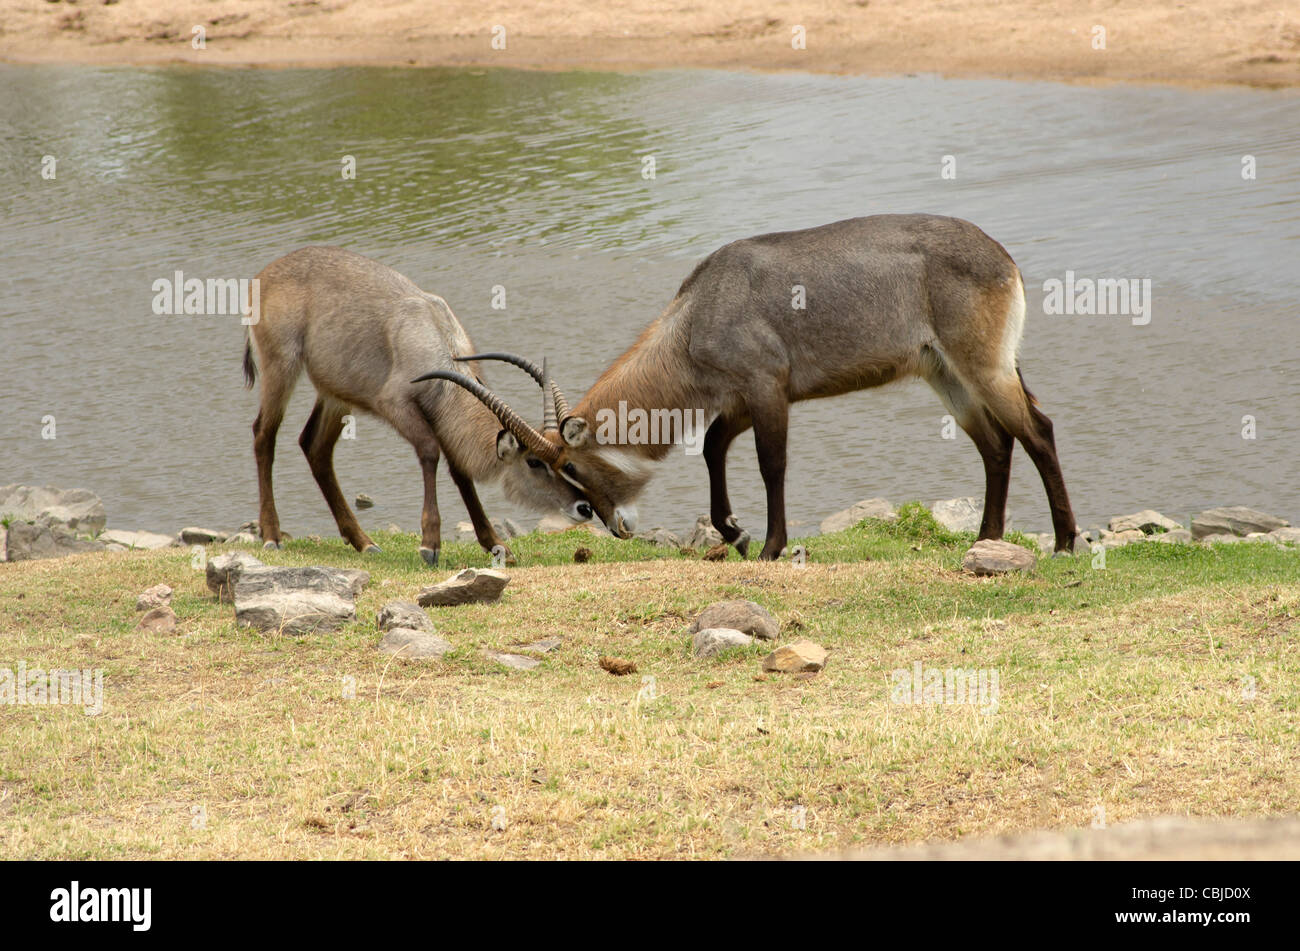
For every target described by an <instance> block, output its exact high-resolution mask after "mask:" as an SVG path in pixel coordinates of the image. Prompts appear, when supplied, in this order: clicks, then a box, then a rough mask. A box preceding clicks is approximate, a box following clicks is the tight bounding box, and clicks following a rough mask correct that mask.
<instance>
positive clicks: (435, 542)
mask: <svg viewBox="0 0 1300 951" xmlns="http://www.w3.org/2000/svg"><path fill="white" fill-rule="evenodd" d="M257 281H258V285H257V286H258V288H259V290H260V294H261V300H260V312H259V313H258V314H257V315H256V318H255V322H253V323H252V326H251V328H250V330H251V333H250V335H249V338H248V340H247V341H246V343H245V347H244V378H245V381H246V383H247V385H248V386H249V387H250V388H251V387H252V386H253V383H254V381H255V380H256V378H257V373H258V367H259V365H260V367H261V376H262V389H261V408H260V410H259V412H258V414H257V420H256V422H254V423H253V452H254V454H255V455H256V457H257V487H258V495H259V497H260V510H259V520H260V527H261V533H262V538H263V539H264V543H265V546H266V547H268V548H279V547H280V545H281V539H282V535H281V533H280V520H279V516H278V515H277V514H276V511H275V499H274V497H273V496H272V492H271V466H272V463H273V461H274V458H275V436H276V432H277V431H278V429H279V427H280V421H281V420H282V419H283V418H284V410H285V406H286V404H287V403H288V402H289V396H290V394H291V393H292V391H293V387H294V384H295V383H296V382H297V380H298V377H299V375H300V374H301V373H302V371H303V370H304V369H305V370H306V371H307V376H308V377H309V378H310V379H311V382H312V384H313V385H314V386H315V387H316V406H315V408H314V409H313V410H312V412H311V417H310V418H309V419H308V420H307V426H306V427H305V428H304V429H303V431H302V436H301V437H300V438H299V439H298V444H299V445H300V446H301V447H302V451H303V452H304V453H306V455H307V462H308V465H310V467H311V472H312V475H313V476H315V478H316V483H317V484H318V485H319V486H320V490H321V492H322V493H323V494H324V496H325V501H326V502H327V503H328V504H329V507H330V511H331V512H332V513H333V514H334V520H335V521H336V522H337V523H338V527H339V533H340V534H341V535H342V536H343V537H344V538H345V539H347V540H348V542H350V543H351V544H352V546H353V547H355V548H356V549H357V551H372V550H373V551H378V550H379V549H378V546H377V545H375V543H374V542H373V541H371V540H370V537H369V536H368V535H367V534H366V533H365V532H364V531H362V530H361V526H360V525H359V524H357V519H356V516H355V515H354V514H353V513H352V510H351V509H350V508H349V507H348V503H347V500H346V499H344V497H343V492H342V491H341V490H340V489H339V484H338V479H337V478H336V477H335V475H334V445H335V443H337V442H338V439H339V436H340V435H341V434H342V432H343V428H344V416H346V415H347V414H348V413H350V412H351V411H352V410H353V409H358V410H363V411H365V412H367V413H371V414H373V415H375V416H378V417H380V418H381V419H384V420H386V421H387V422H388V423H389V424H390V425H391V426H392V427H393V428H394V429H395V430H397V432H398V433H399V434H401V436H402V437H403V438H405V439H406V441H407V442H409V443H410V444H411V445H412V446H414V447H415V454H416V457H417V458H418V459H419V461H420V467H421V469H422V470H423V472H424V510H423V513H422V514H421V517H420V537H421V541H420V555H421V556H422V557H423V558H424V560H425V561H426V562H428V563H429V564H431V565H436V564H437V563H438V552H439V547H440V541H439V539H440V533H441V520H440V518H439V514H438V499H437V490H436V486H437V478H436V476H437V469H438V460H439V458H440V456H441V455H442V454H443V453H446V456H447V468H448V469H449V470H450V471H451V478H452V481H453V482H454V483H455V484H456V488H457V489H459V490H460V495H461V498H462V499H464V501H465V508H466V509H468V510H469V517H470V521H471V522H472V523H473V524H474V534H475V536H476V537H477V538H478V542H479V544H480V545H482V546H483V548H485V549H486V550H488V551H492V550H493V549H495V548H497V547H498V546H501V548H502V549H503V550H504V552H505V554H506V556H507V558H509V557H510V555H509V549H507V548H505V546H504V544H503V542H502V540H501V539H500V538H499V537H498V536H497V533H496V531H495V530H494V529H493V527H492V523H491V522H490V521H488V518H487V516H486V515H485V514H484V513H483V506H482V504H481V503H480V502H479V498H478V493H477V492H476V491H475V489H474V483H475V482H488V481H492V480H495V479H501V480H502V488H503V489H504V491H505V494H506V496H507V497H508V498H510V499H511V500H512V501H515V502H517V503H518V504H520V505H524V506H526V507H528V508H532V509H537V510H542V511H548V510H554V509H557V508H559V509H562V510H564V511H566V512H567V513H568V514H569V515H570V516H571V517H572V518H574V519H576V520H582V519H585V518H590V517H591V514H592V513H591V508H590V506H589V505H588V503H587V502H586V500H585V499H584V498H583V496H582V494H581V492H580V491H579V490H578V489H576V488H574V487H573V486H572V485H570V484H569V483H568V482H566V481H564V480H563V479H558V478H556V477H555V476H554V474H553V473H552V472H551V470H550V469H548V468H547V467H546V466H545V465H544V464H543V463H542V462H541V460H540V459H538V457H537V456H536V455H535V454H534V452H533V451H532V449H533V448H536V449H541V450H542V451H543V452H546V453H549V451H550V448H551V446H552V444H551V443H550V442H547V441H546V440H545V439H544V438H543V436H542V434H541V433H539V432H538V431H537V430H535V429H533V428H532V427H531V426H529V424H528V423H526V422H524V420H523V419H522V418H521V417H520V416H519V415H518V414H517V413H515V412H514V411H513V410H511V409H510V408H509V407H508V406H506V405H505V403H504V402H502V401H501V400H500V399H498V398H496V397H495V396H493V395H492V393H490V392H489V391H488V390H487V388H486V387H485V386H484V385H483V384H482V381H481V380H480V379H477V378H475V379H470V378H467V377H464V376H462V375H461V374H458V373H452V374H450V375H451V376H452V377H457V378H459V379H457V380H455V382H456V383H458V384H459V385H456V386H449V385H447V384H446V383H442V384H438V385H434V386H430V385H429V384H427V383H420V384H417V383H413V382H412V377H413V376H415V374H416V373H418V372H420V371H422V370H427V369H428V368H429V367H430V366H435V367H446V368H447V369H448V370H450V369H451V368H453V367H455V366H456V364H455V363H454V362H453V360H454V358H455V357H456V356H458V355H463V354H468V353H472V352H473V349H474V345H473V343H471V342H470V338H469V335H468V334H467V333H465V329H464V328H463V327H462V326H461V325H460V322H459V321H457V319H456V316H455V314H453V313H452V312H451V308H450V307H448V306H447V302H446V301H444V300H443V299H442V298H441V297H438V296H436V295H434V294H427V293H425V292H424V291H422V290H420V288H418V287H416V286H415V284H413V283H412V282H411V281H410V280H408V279H407V278H405V277H403V276H402V275H401V274H399V273H397V272H396V271H394V270H393V269H392V268H389V267H386V266H385V265H383V264H380V263H379V262H378V261H373V260H371V259H370V258H366V257H363V256H361V255H360V254H355V253H353V252H351V251H345V250H343V249H342V248H303V249H301V250H298V251H294V252H292V253H290V254H286V255H285V256H284V257H282V258H279V259H277V260H275V261H273V262H271V264H269V265H267V267H266V269H265V270H263V271H262V272H261V273H260V274H258V275H257ZM255 355H256V359H254V356H255ZM472 366H473V372H474V374H475V377H477V376H478V370H477V365H472ZM543 403H544V416H545V418H546V421H547V423H548V424H549V426H548V427H547V428H551V429H553V428H554V420H553V419H552V416H553V413H554V402H553V401H552V400H550V399H544V400H543ZM502 427H504V428H502ZM530 447H531V448H530Z"/></svg>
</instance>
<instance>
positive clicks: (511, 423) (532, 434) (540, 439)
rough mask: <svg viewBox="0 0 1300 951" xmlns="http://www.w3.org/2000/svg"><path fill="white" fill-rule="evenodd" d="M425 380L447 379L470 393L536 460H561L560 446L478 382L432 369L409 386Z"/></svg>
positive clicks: (452, 373)
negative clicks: (529, 450) (494, 415)
mask: <svg viewBox="0 0 1300 951" xmlns="http://www.w3.org/2000/svg"><path fill="white" fill-rule="evenodd" d="M425 380H446V381H447V382H449V383H455V384H456V385H457V386H462V387H464V388H465V389H467V390H469V391H470V392H471V393H473V394H474V395H475V396H477V397H478V398H479V400H480V401H482V403H483V405H484V406H486V407H487V408H488V409H490V410H492V412H493V413H495V414H496V417H497V419H499V420H501V425H502V426H504V427H505V428H506V429H508V430H510V431H511V432H512V433H514V434H515V438H517V439H518V440H519V441H520V442H521V443H523V444H524V445H525V446H527V447H528V448H529V449H531V450H532V452H533V454H534V455H536V456H537V457H538V458H539V459H542V460H544V461H546V462H548V463H552V462H555V460H556V459H558V458H559V457H560V447H559V446H557V445H555V443H553V442H551V441H550V440H549V439H546V438H545V437H544V436H542V434H541V433H539V432H538V431H537V430H535V429H533V427H531V426H529V425H528V423H527V422H525V421H524V418H523V417H522V416H520V415H519V414H518V413H516V412H515V411H514V410H512V409H511V408H510V407H509V406H507V405H506V402H505V400H503V399H501V397H499V396H497V395H496V394H495V393H493V392H492V391H491V390H489V389H488V388H487V387H486V386H484V385H483V384H482V383H480V382H479V381H478V380H474V379H471V378H469V377H467V376H465V374H463V373H456V372H455V371H453V370H433V371H431V372H429V373H426V374H424V376H417V377H416V378H415V379H414V380H412V381H411V382H412V383H422V382H424V381H425Z"/></svg>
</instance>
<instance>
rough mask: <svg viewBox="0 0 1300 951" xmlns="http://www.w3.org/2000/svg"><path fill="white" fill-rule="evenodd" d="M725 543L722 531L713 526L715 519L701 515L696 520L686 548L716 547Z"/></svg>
mask: <svg viewBox="0 0 1300 951" xmlns="http://www.w3.org/2000/svg"><path fill="white" fill-rule="evenodd" d="M721 544H723V541H722V533H721V532H720V531H718V530H717V529H716V528H714V527H713V520H712V519H711V518H709V516H707V515H701V516H700V517H699V518H697V519H696V520H695V527H694V528H693V529H691V534H690V537H689V538H687V539H686V545H685V547H686V548H714V547H716V546H718V545H721Z"/></svg>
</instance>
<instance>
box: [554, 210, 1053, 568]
mask: <svg viewBox="0 0 1300 951" xmlns="http://www.w3.org/2000/svg"><path fill="white" fill-rule="evenodd" d="M1024 322H1025V294H1024V284H1023V281H1022V279H1021V276H1020V271H1019V269H1018V268H1017V267H1016V265H1015V262H1013V261H1012V260H1011V256H1010V255H1009V254H1008V253H1007V252H1006V250H1005V249H1004V248H1003V247H1002V246H1001V245H1000V244H998V243H997V242H996V241H994V240H993V239H992V238H990V237H989V236H988V235H986V234H985V233H984V232H983V231H981V230H980V229H979V228H977V227H975V226H974V225H972V224H970V223H969V222H966V221H961V220H959V219H956V218H946V217H940V216H937V215H877V216H872V217H868V218H853V219H849V220H847V221H840V222H836V223H834V224H829V225H823V226H822V227H818V228H809V229H807V230H803V231H787V232H780V233H775V234H765V235H759V236H758V237H753V238H746V239H744V240H741V241H736V242H733V243H731V244H728V245H726V246H724V247H722V248H720V249H718V250H717V251H715V252H714V253H713V254H711V255H709V256H708V257H707V258H705V259H704V260H703V261H702V262H701V263H700V264H699V265H697V266H696V268H695V270H694V271H692V272H691V274H690V276H689V277H687V278H686V280H685V281H684V282H683V283H682V285H681V287H680V288H679V289H678V291H677V295H676V297H674V298H673V300H672V302H671V303H670V304H669V305H668V308H667V309H666V310H665V311H664V312H663V313H662V314H661V315H660V316H659V317H658V318H657V319H656V320H655V321H654V322H653V323H651V324H650V326H649V327H647V328H646V330H645V331H644V332H643V333H642V334H641V336H640V338H639V339H638V340H637V341H636V343H635V344H633V346H632V347H631V348H630V349H629V350H627V352H625V353H624V354H623V355H622V356H621V357H619V358H618V359H617V360H616V361H614V363H613V364H612V365H611V366H610V367H609V369H607V370H606V371H605V372H604V373H603V374H602V375H601V376H600V378H599V379H597V380H596V382H595V384H594V385H593V386H592V387H591V389H590V390H588V391H587V393H586V395H585V396H584V397H583V399H582V401H581V402H580V403H578V405H577V406H576V407H574V409H573V410H572V412H567V404H566V406H565V408H564V409H558V408H557V412H558V413H559V414H560V417H561V425H560V429H559V432H550V433H547V435H546V438H547V441H548V442H550V443H551V445H552V448H551V450H550V451H549V452H545V453H539V455H542V456H543V458H544V461H545V462H546V463H547V464H548V465H549V466H550V467H551V469H552V471H554V472H555V473H556V474H557V475H559V476H561V477H562V478H564V479H565V480H567V481H568V482H570V483H571V484H572V485H573V486H575V487H576V488H579V489H580V490H581V491H582V494H583V495H584V497H586V498H587V499H588V500H589V501H590V502H591V504H592V507H593V508H594V509H595V510H596V514H597V515H599V516H600V517H601V519H602V520H603V521H604V522H605V523H606V525H608V526H609V528H610V529H611V530H612V531H613V532H614V533H615V534H617V535H619V536H621V537H627V536H628V535H630V534H631V529H632V525H631V519H632V517H633V515H632V509H631V507H630V503H631V502H632V501H633V500H634V499H635V497H636V496H637V494H638V493H639V492H640V491H641V490H642V488H643V487H644V485H645V483H646V481H647V480H648V478H649V472H648V469H647V468H646V466H645V465H644V463H647V462H650V461H653V460H656V459H661V458H663V457H664V456H665V455H666V454H667V453H668V452H669V450H670V445H669V443H668V441H667V440H654V439H651V440H636V439H631V440H629V439H624V438H623V437H622V436H621V435H620V436H618V437H617V438H615V437H614V435H613V430H614V427H613V426H610V425H607V424H608V423H610V422H611V421H612V420H613V419H614V418H615V416H616V415H622V414H624V413H630V412H631V411H632V410H634V409H640V410H642V412H643V413H649V414H651V415H653V414H656V413H657V414H662V415H661V417H660V418H662V419H666V420H669V421H670V422H673V423H679V422H680V421H682V420H683V419H684V418H689V416H687V415H686V414H689V413H690V412H691V411H692V410H695V409H699V410H702V411H703V413H704V414H705V415H706V416H707V418H709V419H711V420H712V422H711V424H710V425H709V427H708V431H707V433H706V434H705V438H704V446H703V454H704V458H705V462H706V464H707V466H708V471H709V484H710V503H711V504H710V508H711V512H710V515H711V518H712V520H713V524H714V526H715V527H716V528H717V529H718V531H720V532H721V533H722V535H723V537H724V538H725V539H726V540H727V541H728V542H730V543H731V544H733V545H735V547H736V548H737V550H738V551H739V552H740V553H741V555H742V556H744V555H745V554H746V552H747V550H748V546H749V535H748V533H746V532H745V531H743V530H742V529H741V528H740V527H739V525H737V523H736V520H735V518H734V517H733V516H732V513H731V503H730V501H729V499H728V497H727V481H726V457H727V448H728V447H729V446H730V445H731V442H732V440H734V439H735V438H736V436H737V435H739V434H740V433H742V432H744V431H745V430H746V429H749V428H750V427H753V429H754V441H755V444H756V448H757V452H758V465H759V470H760V472H761V473H762V476H763V483H764V486H765V488H766V490H767V538H766V541H765V543H764V545H763V550H762V553H761V556H760V557H762V558H765V559H773V558H777V557H779V556H780V554H781V551H782V549H783V548H784V546H785V543H786V523H785V469H786V443H787V428H788V420H789V405H790V404H791V403H793V402H795V401H797V400H807V399H819V398H821V397H827V396H837V395H839V394H842V393H849V392H852V391H855V390H861V389H867V388H870V387H876V386H881V385H883V384H885V383H889V382H891V381H893V380H897V379H900V378H904V377H908V376H918V377H921V378H922V379H924V380H926V381H927V382H928V383H929V384H930V385H931V386H932V387H933V388H934V389H935V390H936V391H937V392H938V394H939V396H940V398H941V399H942V400H943V402H944V403H945V405H946V406H947V407H948V409H949V411H950V412H951V413H952V415H953V416H954V417H955V418H956V420H957V421H958V423H959V424H960V425H961V426H962V428H963V429H964V430H965V431H966V432H967V434H969V435H970V437H971V439H972V440H974V442H975V446H976V448H977V449H978V450H979V452H980V455H981V456H982V457H983V461H984V472H985V480H986V481H985V493H984V517H983V521H982V523H981V525H980V532H979V537H980V538H1000V537H1001V536H1002V532H1003V521H1004V518H1005V511H1006V500H1007V485H1008V481H1009V479H1010V473H1011V450H1012V446H1013V440H1016V439H1018V440H1019V441H1020V443H1021V445H1023V446H1024V447H1025V450H1026V451H1027V452H1028V453H1029V457H1030V458H1031V459H1032V460H1033V461H1034V464H1035V466H1037V468H1038V471H1039V474H1040V476H1041V477H1042V480H1043V485H1044V487H1045V488H1046V490H1047V498H1048V502H1049V505H1050V507H1051V511H1052V524H1053V527H1054V529H1055V533H1056V549H1057V550H1058V551H1066V552H1068V551H1071V550H1072V549H1073V546H1074V537H1075V531H1076V525H1075V522H1074V515H1073V513H1072V511H1071V509H1070V500H1069V497H1068V495H1067V494H1066V490H1065V481H1064V479H1063V478H1062V476H1061V467H1060V463H1059V462H1058V460H1057V455H1056V444H1055V439H1054V437H1053V433H1052V422H1051V420H1049V419H1048V418H1047V416H1046V415H1044V414H1043V412H1042V411H1041V410H1040V409H1039V408H1038V404H1037V401H1036V400H1035V399H1034V397H1033V396H1032V394H1030V392H1029V390H1028V389H1026V388H1025V385H1024V380H1023V378H1022V377H1021V375H1020V368H1019V362H1018V356H1017V353H1018V349H1019V344H1020V337H1021V332H1022V330H1023V328H1024ZM556 392H557V393H558V390H557V391H556ZM844 438H845V439H860V438H862V436H860V435H859V434H858V433H857V432H853V433H845V434H844ZM867 438H869V436H868V437H867Z"/></svg>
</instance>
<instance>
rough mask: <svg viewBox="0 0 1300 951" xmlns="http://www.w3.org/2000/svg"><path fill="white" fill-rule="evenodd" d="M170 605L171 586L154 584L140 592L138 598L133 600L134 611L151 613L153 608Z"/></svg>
mask: <svg viewBox="0 0 1300 951" xmlns="http://www.w3.org/2000/svg"><path fill="white" fill-rule="evenodd" d="M171 603H172V589H171V586H170V585H165V584H156V585H154V586H153V587H152V588H146V589H145V590H144V591H141V592H140V596H139V597H137V598H136V599H135V609H136V610H137V611H152V610H153V609H154V608H161V607H165V606H167V605H169V604H171Z"/></svg>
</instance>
